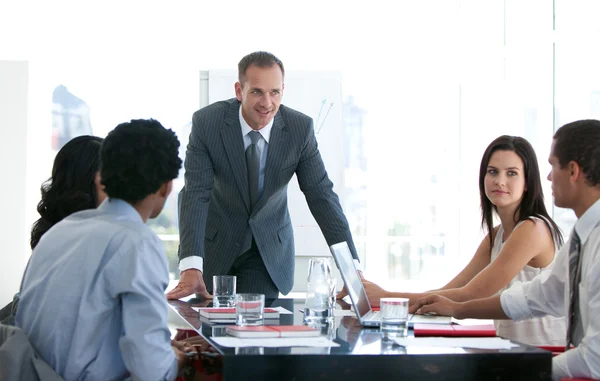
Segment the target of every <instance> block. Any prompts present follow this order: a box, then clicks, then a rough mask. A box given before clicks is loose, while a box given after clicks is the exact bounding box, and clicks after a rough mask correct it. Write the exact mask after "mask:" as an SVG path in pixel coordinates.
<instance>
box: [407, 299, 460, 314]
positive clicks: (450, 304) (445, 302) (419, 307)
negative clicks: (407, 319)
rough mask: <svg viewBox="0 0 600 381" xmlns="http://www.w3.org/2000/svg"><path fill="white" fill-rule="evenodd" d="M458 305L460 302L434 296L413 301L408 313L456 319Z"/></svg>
mask: <svg viewBox="0 0 600 381" xmlns="http://www.w3.org/2000/svg"><path fill="white" fill-rule="evenodd" d="M460 304H461V303H460V302H455V301H453V300H450V299H448V298H446V297H444V296H441V295H437V294H434V295H429V296H426V297H424V298H420V299H418V300H417V301H415V302H414V303H413V304H411V305H410V306H409V308H408V312H409V313H411V314H414V313H416V314H436V315H442V316H454V317H456V312H457V310H458V308H459V306H460Z"/></svg>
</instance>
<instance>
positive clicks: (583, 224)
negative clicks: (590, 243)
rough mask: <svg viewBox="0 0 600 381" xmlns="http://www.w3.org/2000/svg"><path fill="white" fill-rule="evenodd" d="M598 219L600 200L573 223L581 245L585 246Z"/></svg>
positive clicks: (599, 215) (599, 216)
mask: <svg viewBox="0 0 600 381" xmlns="http://www.w3.org/2000/svg"><path fill="white" fill-rule="evenodd" d="M599 218H600V200H596V202H595V203H594V204H593V205H592V206H590V207H589V208H588V210H586V211H585V212H584V213H583V215H582V216H581V217H580V218H579V219H578V220H577V222H576V223H575V231H576V232H577V235H578V236H579V239H580V240H581V244H582V245H583V244H585V241H586V240H587V239H588V237H589V235H590V234H591V233H592V230H594V228H595V227H596V225H597V224H598V220H599Z"/></svg>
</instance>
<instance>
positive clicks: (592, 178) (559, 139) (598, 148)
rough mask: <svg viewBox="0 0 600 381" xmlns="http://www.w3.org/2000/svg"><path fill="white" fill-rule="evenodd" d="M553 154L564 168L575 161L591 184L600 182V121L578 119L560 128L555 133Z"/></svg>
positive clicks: (594, 184)
mask: <svg viewBox="0 0 600 381" xmlns="http://www.w3.org/2000/svg"><path fill="white" fill-rule="evenodd" d="M553 154H554V156H556V157H557V158H558V162H559V163H560V166H561V167H562V168H565V167H566V166H567V164H569V162H570V161H574V162H576V163H577V164H579V166H580V167H581V170H582V171H583V174H584V175H585V179H586V180H587V183H588V184H589V185H591V186H596V185H598V184H600V121H599V120H595V119H585V120H578V121H576V122H572V123H568V124H565V125H564V126H562V127H561V128H559V129H558V130H557V131H556V133H555V134H554V148H553Z"/></svg>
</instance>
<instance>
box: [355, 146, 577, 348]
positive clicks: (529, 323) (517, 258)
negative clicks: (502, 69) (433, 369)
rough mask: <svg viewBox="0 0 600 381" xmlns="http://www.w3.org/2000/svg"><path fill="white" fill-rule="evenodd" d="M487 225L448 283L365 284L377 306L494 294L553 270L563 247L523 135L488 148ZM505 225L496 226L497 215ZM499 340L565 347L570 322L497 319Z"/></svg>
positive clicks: (484, 163)
mask: <svg viewBox="0 0 600 381" xmlns="http://www.w3.org/2000/svg"><path fill="white" fill-rule="evenodd" d="M479 192H480V197H481V212H482V219H481V222H482V226H483V228H484V229H486V231H487V232H488V234H487V235H486V236H485V238H484V239H483V240H482V241H481V244H480V245H479V248H478V249H477V251H476V252H475V255H474V256H473V258H472V259H471V261H470V262H469V264H468V265H467V266H466V267H465V268H464V269H463V270H462V271H461V272H460V273H459V274H458V275H457V276H455V277H454V279H452V280H451V281H450V282H449V283H448V284H446V285H445V286H444V287H442V288H440V289H438V290H432V291H428V292H425V293H418V294H417V293H399V292H389V291H385V290H383V289H382V288H381V287H379V286H377V285H376V284H374V283H371V282H368V281H366V280H364V281H363V282H364V284H365V289H366V291H367V295H368V296H369V301H370V302H371V304H372V305H375V306H377V305H379V299H380V298H382V297H390V296H392V297H408V298H410V299H411V303H412V302H414V301H416V300H417V299H420V298H421V297H424V296H427V295H430V294H439V295H443V296H445V297H447V298H449V299H452V300H455V301H467V300H472V299H480V298H486V297H489V296H492V295H494V294H496V293H499V292H501V291H503V290H504V289H506V288H508V287H510V286H511V285H512V284H513V283H514V282H518V281H520V282H524V281H528V280H531V279H533V278H534V277H535V276H536V275H538V274H540V273H544V272H548V271H549V270H550V268H551V266H552V263H553V261H554V256H555V253H556V252H558V249H559V247H560V245H562V236H561V233H560V230H559V228H558V226H557V225H556V224H555V223H554V221H552V219H551V218H550V216H549V215H548V212H547V211H546V207H545V206H544V195H543V193H542V185H541V181H540V171H539V167H538V162H537V158H536V155H535V152H534V150H533V147H532V146H531V144H529V142H528V141H527V140H525V139H523V138H521V137H517V136H506V135H504V136H500V137H499V138H497V139H495V140H494V141H493V142H492V143H491V144H490V145H489V146H488V147H487V149H486V150H485V153H484V154H483V158H482V160H481V165H480V170H479ZM494 214H496V215H497V216H498V217H499V218H500V225H498V226H496V227H494V226H493V215H494ZM495 325H496V329H497V333H498V335H499V336H502V337H506V338H508V339H511V340H515V341H519V342H522V343H525V344H529V345H564V342H565V337H566V328H565V323H564V319H561V318H554V317H551V316H548V317H544V318H536V319H531V320H525V321H521V322H513V321H511V320H497V321H495Z"/></svg>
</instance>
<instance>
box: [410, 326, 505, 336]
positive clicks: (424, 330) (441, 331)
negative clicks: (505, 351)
mask: <svg viewBox="0 0 600 381" xmlns="http://www.w3.org/2000/svg"><path fill="white" fill-rule="evenodd" d="M413 329H414V333H415V336H416V337H419V336H445V337H494V336H496V328H495V327H494V325H493V324H484V325H458V324H415V325H414V328H413Z"/></svg>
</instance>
